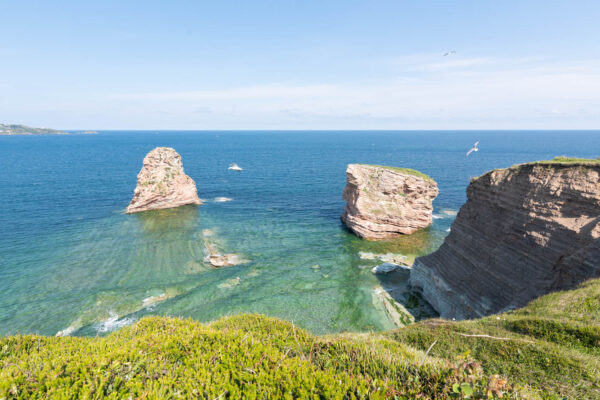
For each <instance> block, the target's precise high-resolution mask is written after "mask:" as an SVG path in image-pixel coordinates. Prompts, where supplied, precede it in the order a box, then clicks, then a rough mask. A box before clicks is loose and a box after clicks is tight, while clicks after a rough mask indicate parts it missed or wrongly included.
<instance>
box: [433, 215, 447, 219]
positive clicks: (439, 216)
mask: <svg viewBox="0 0 600 400" xmlns="http://www.w3.org/2000/svg"><path fill="white" fill-rule="evenodd" d="M442 218H444V217H443V216H441V215H438V214H433V219H442Z"/></svg>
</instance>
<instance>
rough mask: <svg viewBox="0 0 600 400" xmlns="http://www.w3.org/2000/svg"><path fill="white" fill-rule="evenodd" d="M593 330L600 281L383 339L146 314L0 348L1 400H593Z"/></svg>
mask: <svg viewBox="0 0 600 400" xmlns="http://www.w3.org/2000/svg"><path fill="white" fill-rule="evenodd" d="M599 321H600V280H592V281H589V282H587V283H585V284H584V285H582V286H581V287H579V288H577V289H575V290H571V291H566V292H559V293H554V294H550V295H547V296H544V297H542V298H540V299H538V300H536V301H534V302H532V303H531V304H529V305H528V306H527V307H525V308H523V309H520V310H517V311H513V312H509V313H505V314H501V315H498V316H492V317H488V318H483V319H480V320H474V321H462V322H450V321H443V320H430V321H425V322H421V323H417V324H414V325H410V326H409V327H407V328H404V329H400V330H395V331H390V332H385V333H382V334H374V333H372V334H352V333H346V334H339V335H327V336H313V335H311V334H309V333H307V332H305V331H303V330H299V329H297V328H295V327H294V326H293V325H292V324H291V323H288V322H285V321H281V320H277V319H273V318H267V317H264V316H260V315H242V316H234V317H228V318H223V319H220V320H218V321H215V322H213V323H211V324H200V323H198V322H193V321H190V320H181V319H176V318H161V317H152V318H145V319H142V320H141V321H140V322H138V323H137V324H135V325H133V326H130V327H126V328H124V329H121V330H120V331H118V332H115V333H113V334H111V335H109V336H107V337H102V338H78V337H62V338H55V337H43V336H34V335H27V336H11V337H5V338H2V339H0V398H7V399H10V398H23V399H29V398H102V397H112V398H122V397H125V398H126V397H129V396H131V397H132V398H136V397H142V398H178V397H181V398H207V399H215V398H220V399H225V398H230V399H234V398H240V397H245V398H259V399H262V398H327V399H328V398H394V397H395V398H436V399H445V398H483V395H484V392H486V391H488V394H489V395H492V396H493V395H494V393H496V394H498V393H502V394H503V398H561V397H563V396H565V397H569V398H577V399H594V398H600V392H599V390H600V389H599V382H598V379H599V378H598V377H599V375H600V374H599V373H598V371H600V361H599V360H600V350H599V346H600V324H599ZM473 335H488V336H492V337H487V336H473ZM434 341H436V342H435V345H434V346H433V347H432V349H431V351H430V352H429V356H427V357H425V351H426V350H427V348H429V347H430V345H431V344H432V343H433V342H434ZM467 353H469V355H467ZM496 374H497V375H502V376H505V377H506V378H507V380H508V383H506V382H505V381H504V379H503V378H501V377H499V376H494V375H496ZM492 390H497V391H496V392H492ZM219 396H220V397H219ZM485 398H487V396H486V397H485Z"/></svg>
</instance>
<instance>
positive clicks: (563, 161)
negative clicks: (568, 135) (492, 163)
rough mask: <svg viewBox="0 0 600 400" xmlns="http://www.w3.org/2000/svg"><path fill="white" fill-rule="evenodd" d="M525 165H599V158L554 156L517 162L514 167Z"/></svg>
mask: <svg viewBox="0 0 600 400" xmlns="http://www.w3.org/2000/svg"><path fill="white" fill-rule="evenodd" d="M526 165H592V166H593V165H600V157H599V158H576V157H565V156H559V157H554V158H553V159H552V160H541V161H534V162H529V163H525V164H517V165H514V166H513V168H515V167H522V166H526Z"/></svg>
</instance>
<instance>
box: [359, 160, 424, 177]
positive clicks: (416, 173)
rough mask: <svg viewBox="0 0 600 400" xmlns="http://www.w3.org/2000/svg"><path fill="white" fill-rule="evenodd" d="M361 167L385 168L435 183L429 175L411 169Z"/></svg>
mask: <svg viewBox="0 0 600 400" xmlns="http://www.w3.org/2000/svg"><path fill="white" fill-rule="evenodd" d="M359 165H367V166H369V167H377V168H384V169H388V170H390V171H395V172H400V173H402V174H408V175H414V176H418V177H419V178H423V179H425V180H428V181H433V178H432V177H430V176H429V175H427V174H424V173H423V172H421V171H417V170H415V169H411V168H401V167H390V166H386V165H375V164H359Z"/></svg>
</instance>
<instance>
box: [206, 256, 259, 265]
mask: <svg viewBox="0 0 600 400" xmlns="http://www.w3.org/2000/svg"><path fill="white" fill-rule="evenodd" d="M204 261H206V262H207V263H209V264H210V265H212V266H213V267H215V268H222V267H232V266H234V265H240V264H246V263H248V262H250V261H249V260H246V259H244V257H242V256H241V255H240V254H234V253H231V254H209V255H208V256H206V257H205V258H204Z"/></svg>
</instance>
